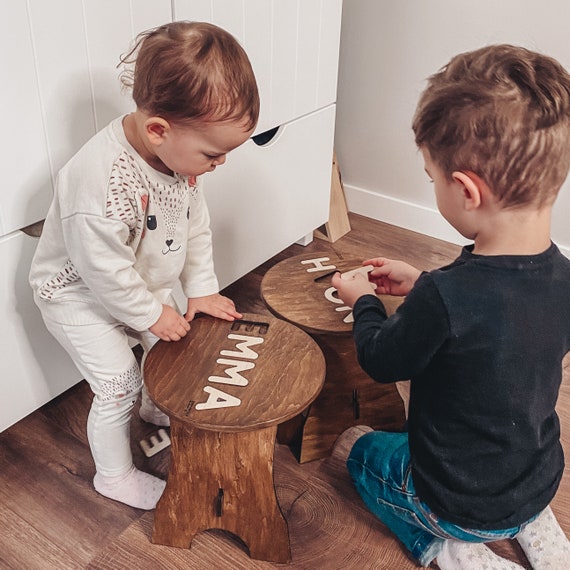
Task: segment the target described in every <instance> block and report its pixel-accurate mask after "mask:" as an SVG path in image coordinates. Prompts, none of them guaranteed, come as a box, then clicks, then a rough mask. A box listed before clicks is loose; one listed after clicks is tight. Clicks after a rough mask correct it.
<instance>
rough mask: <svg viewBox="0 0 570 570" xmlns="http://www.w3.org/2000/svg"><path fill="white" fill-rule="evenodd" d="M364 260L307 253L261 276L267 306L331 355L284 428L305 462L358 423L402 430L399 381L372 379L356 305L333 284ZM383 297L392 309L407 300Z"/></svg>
mask: <svg viewBox="0 0 570 570" xmlns="http://www.w3.org/2000/svg"><path fill="white" fill-rule="evenodd" d="M361 266H362V260H360V259H343V258H340V257H339V256H337V255H332V254H329V253H311V254H304V255H299V256H295V257H290V258H288V259H286V260H284V261H281V262H280V263H277V264H276V265H274V266H273V267H272V268H271V269H269V271H267V273H266V274H265V275H264V277H263V279H262V282H261V295H262V297H263V300H264V302H265V304H266V305H267V307H268V309H269V310H270V311H271V312H272V313H273V314H274V315H276V316H277V317H279V318H282V319H285V320H287V321H288V322H290V323H292V324H294V325H296V326H298V327H300V328H302V329H303V330H304V331H306V332H307V333H309V334H310V335H311V336H312V338H313V339H314V340H315V341H316V342H317V343H318V345H319V346H320V347H321V350H322V351H323V353H324V356H325V360H326V379H325V385H324V387H323V390H322V391H321V392H320V394H319V396H318V397H317V399H316V400H315V401H314V403H313V404H312V405H311V407H310V409H309V412H308V413H307V414H305V415H304V416H303V417H297V418H296V419H295V420H292V421H291V422H288V423H287V424H285V425H282V426H280V428H279V435H278V437H279V441H281V442H282V443H288V444H289V445H290V446H291V448H292V450H293V451H294V452H295V453H296V455H297V458H298V460H299V461H300V462H301V463H304V462H305V461H311V460H313V459H320V458H322V457H325V456H327V455H328V454H329V453H330V451H331V450H332V447H333V445H334V442H335V441H336V439H337V437H338V436H339V435H340V434H341V433H342V432H343V431H344V430H345V429H347V428H349V427H351V426H353V425H357V424H365V425H368V426H370V427H372V428H373V429H383V430H397V429H401V427H402V425H403V423H404V420H405V418H404V408H403V403H402V400H401V398H400V396H399V394H398V391H397V389H396V387H395V385H393V384H379V383H377V382H375V381H373V380H372V379H371V378H370V377H369V376H368V375H367V374H366V373H365V372H364V371H363V370H362V369H361V367H360V365H359V364H358V361H357V356H356V348H355V346H354V341H353V339H352V324H353V322H354V318H353V317H352V310H351V309H350V307H348V306H345V305H344V303H343V301H342V299H340V298H339V297H338V294H337V291H336V289H335V288H334V287H333V286H332V285H331V278H332V276H333V274H334V273H336V272H337V271H340V272H341V273H344V272H346V271H350V270H353V269H356V268H358V267H361ZM380 297H381V299H382V302H383V303H384V305H385V307H386V310H387V312H388V314H391V313H393V312H394V311H395V310H396V308H397V307H398V306H399V305H400V303H401V302H402V300H403V298H402V297H393V296H389V295H382V296H380Z"/></svg>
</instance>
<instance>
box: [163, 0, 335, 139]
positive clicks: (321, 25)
mask: <svg viewBox="0 0 570 570" xmlns="http://www.w3.org/2000/svg"><path fill="white" fill-rule="evenodd" d="M341 12H342V0H199V1H194V0H174V14H175V18H176V19H177V20H181V19H189V20H204V21H208V22H212V23H214V24H216V25H218V26H221V27H222V28H225V29H226V30H228V31H229V32H230V33H232V34H233V35H234V36H236V38H237V39H238V40H239V41H240V43H241V44H242V45H243V47H244V49H245V50H246V52H247V54H248V56H249V58H250V60H251V64H252V66H253V70H254V72H255V75H256V77H257V79H258V86H259V93H260V98H261V113H260V118H259V124H258V127H257V129H256V133H260V132H263V131H266V130H267V129H270V128H273V127H276V126H279V125H282V124H285V123H287V122H289V121H292V120H294V119H296V118H298V117H299V116H301V115H304V114H306V113H310V112H312V111H314V110H315V109H318V108H322V107H325V106H327V105H330V104H331V103H334V102H335V101H336V82H337V66H338V48H339V41H340V22H341Z"/></svg>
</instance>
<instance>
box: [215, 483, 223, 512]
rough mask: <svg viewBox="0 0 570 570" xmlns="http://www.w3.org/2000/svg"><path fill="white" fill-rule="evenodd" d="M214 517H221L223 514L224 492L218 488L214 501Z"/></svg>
mask: <svg viewBox="0 0 570 570" xmlns="http://www.w3.org/2000/svg"><path fill="white" fill-rule="evenodd" d="M215 505H216V506H215V510H216V516H217V517H221V516H222V515H223V514H224V490H223V489H222V488H221V487H220V488H219V489H218V494H217V495H216V499H215Z"/></svg>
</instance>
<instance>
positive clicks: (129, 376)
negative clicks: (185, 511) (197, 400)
mask: <svg viewBox="0 0 570 570" xmlns="http://www.w3.org/2000/svg"><path fill="white" fill-rule="evenodd" d="M135 60H136V65H135V69H134V74H132V77H131V76H129V74H128V73H127V75H125V76H124V80H125V83H126V84H128V85H130V86H132V88H133V98H134V101H135V103H136V111H135V112H133V113H131V114H129V115H126V116H124V117H119V118H118V119H116V120H114V121H113V122H112V123H111V124H110V125H109V126H107V127H106V128H105V129H103V130H102V131H101V132H99V133H98V134H96V135H95V136H94V137H93V138H92V139H91V140H90V141H89V142H87V144H86V145H85V146H84V147H83V148H82V149H80V150H79V152H78V153H77V154H76V155H75V156H74V157H73V158H72V159H71V160H70V161H69V162H68V163H67V164H66V165H65V166H64V167H63V169H62V170H61V171H60V173H59V175H58V179H57V185H56V190H55V196H54V200H53V203H52V206H51V208H50V210H49V212H48V215H47V218H46V221H45V225H44V229H43V234H42V237H41V239H40V241H39V244H38V248H37V251H36V254H35V257H34V261H33V264H32V268H31V272H30V282H31V285H32V288H33V290H34V295H35V299H36V303H37V305H38V307H39V308H40V310H41V312H42V316H43V318H44V321H45V323H46V326H47V328H48V329H49V330H50V332H51V333H52V334H53V335H54V336H55V337H56V338H57V339H58V341H59V342H60V343H61V344H62V345H63V347H64V348H65V349H66V350H67V351H68V353H69V354H70V356H71V358H72V359H73V360H74V362H75V364H76V365H77V368H78V369H79V371H80V372H81V373H82V375H83V377H84V378H85V379H86V380H87V382H89V385H90V387H91V389H92V390H93V393H94V398H93V403H92V407H91V411H90V413H89V418H88V422H87V434H88V439H89V445H90V448H91V452H92V455H93V458H94V461H95V467H96V474H95V478H94V480H93V483H94V486H95V489H96V490H97V491H98V492H99V493H100V494H102V495H104V496H106V497H109V498H111V499H115V500H117V501H121V502H123V503H126V504H128V505H131V506H133V507H138V508H142V509H152V508H154V507H155V505H156V503H157V501H158V499H159V498H160V496H161V494H162V491H163V489H164V485H165V483H164V481H162V480H161V479H158V478H156V477H154V476H152V475H150V474H148V473H144V472H142V471H139V470H138V469H136V468H135V467H134V465H133V459H132V455H131V449H130V440H129V422H130V418H131V411H132V408H133V405H134V403H135V401H136V399H137V397H138V394H139V392H140V391H141V388H142V386H143V379H142V376H141V371H140V369H139V366H138V364H137V362H136V360H135V358H134V356H133V353H132V351H131V349H130V347H129V340H128V336H131V337H134V338H136V339H137V340H138V341H140V343H141V344H142V346H143V348H144V349H145V351H148V350H149V349H150V347H151V346H152V345H153V344H154V343H155V342H156V341H157V340H158V339H159V338H160V339H163V340H165V341H178V340H180V338H182V337H183V336H185V335H186V334H187V332H188V331H189V329H190V325H189V323H188V321H191V320H192V319H193V318H194V315H195V314H196V313H197V312H204V313H208V314H210V315H213V316H216V317H220V318H223V319H227V320H233V319H235V318H239V317H241V315H240V314H239V313H238V312H237V311H236V308H235V306H234V303H233V302H232V301H231V300H230V299H228V298H226V297H224V296H222V295H220V294H219V293H218V281H217V279H216V275H215V273H214V267H213V261H212V243H211V233H210V228H209V216H208V210H207V207H206V202H205V200H204V195H203V191H202V186H201V182H200V181H199V179H197V178H196V177H197V176H199V175H201V174H204V173H206V172H211V171H212V170H214V169H215V168H216V167H217V166H219V165H221V164H223V163H224V162H225V157H226V154H227V153H228V152H230V151H231V150H232V149H234V148H236V147H237V146H239V145H241V144H242V143H244V142H245V141H246V140H247V139H248V138H249V136H250V135H251V134H252V132H253V129H254V127H255V124H256V122H257V118H258V113H259V96H258V92H257V85H256V81H255V77H254V74H253V71H252V68H251V65H250V62H249V60H248V58H247V56H246V54H245V52H244V51H243V49H242V48H241V47H240V46H239V44H238V42H237V41H236V40H235V39H234V38H233V37H232V36H231V35H230V34H229V33H227V32H225V31H224V30H222V29H220V28H218V27H216V26H213V25H210V24H205V23H196V22H195V23H189V22H175V23H171V24H166V25H164V26H161V27H159V28H156V29H154V30H149V31H147V32H144V33H142V34H141V35H140V36H139V38H138V41H137V43H136V45H135V47H134V49H133V50H132V51H131V52H130V53H129V54H128V55H127V56H126V57H124V58H123V60H122V61H123V63H133V62H134V61H135ZM125 78H126V79H125ZM179 280H180V282H181V283H182V289H183V291H184V293H185V295H186V297H187V298H188V301H187V306H186V307H185V311H184V312H185V314H184V316H182V315H180V314H179V312H178V311H177V310H176V308H175V303H174V300H173V298H172V294H171V293H172V289H173V287H174V286H175V285H176V284H177V283H178V281H179ZM140 415H141V417H142V418H143V419H144V420H146V421H150V422H153V423H155V424H158V425H168V417H167V416H165V414H163V413H162V412H160V411H159V410H158V409H157V408H156V407H155V406H154V405H153V404H152V402H151V401H150V399H149V398H148V396H146V394H145V392H144V390H143V398H142V404H141V411H140Z"/></svg>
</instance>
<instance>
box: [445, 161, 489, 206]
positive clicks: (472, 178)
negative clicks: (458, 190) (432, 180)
mask: <svg viewBox="0 0 570 570" xmlns="http://www.w3.org/2000/svg"><path fill="white" fill-rule="evenodd" d="M451 178H452V179H453V181H454V182H457V183H458V184H459V185H460V186H461V187H462V190H463V196H464V199H465V209H466V210H468V211H470V210H476V209H477V208H478V207H479V206H480V205H481V202H482V201H483V196H484V194H485V186H486V185H485V183H484V182H483V180H481V178H479V176H477V175H476V174H474V173H473V172H465V171H462V170H457V171H455V172H452V174H451Z"/></svg>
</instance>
